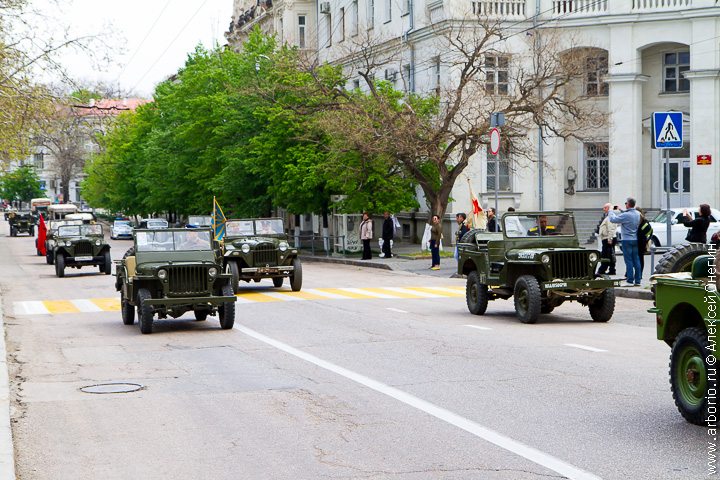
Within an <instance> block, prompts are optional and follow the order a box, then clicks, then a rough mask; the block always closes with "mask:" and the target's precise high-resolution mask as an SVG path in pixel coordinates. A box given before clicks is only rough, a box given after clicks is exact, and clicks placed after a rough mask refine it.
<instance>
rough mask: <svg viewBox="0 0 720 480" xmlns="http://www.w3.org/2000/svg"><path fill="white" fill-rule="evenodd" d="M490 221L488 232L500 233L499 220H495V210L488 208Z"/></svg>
mask: <svg viewBox="0 0 720 480" xmlns="http://www.w3.org/2000/svg"><path fill="white" fill-rule="evenodd" d="M487 216H488V221H487V231H488V232H498V231H499V230H498V229H497V219H496V218H495V209H494V208H492V207H491V208H488V212H487Z"/></svg>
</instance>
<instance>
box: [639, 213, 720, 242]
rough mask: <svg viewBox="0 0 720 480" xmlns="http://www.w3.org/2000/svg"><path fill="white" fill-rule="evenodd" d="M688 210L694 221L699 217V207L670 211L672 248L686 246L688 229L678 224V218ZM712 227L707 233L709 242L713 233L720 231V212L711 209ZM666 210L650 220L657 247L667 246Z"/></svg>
mask: <svg viewBox="0 0 720 480" xmlns="http://www.w3.org/2000/svg"><path fill="white" fill-rule="evenodd" d="M685 208H687V211H688V212H689V213H690V215H691V217H692V218H693V219H695V218H697V217H698V207H697V206H695V207H674V208H671V209H670V212H672V213H671V217H670V218H671V219H672V227H671V230H670V231H671V232H672V246H676V245H682V244H686V243H688V242H686V241H685V237H687V234H688V231H689V230H690V229H689V228H688V227H686V226H685V225H683V224H682V223H678V218H679V217H680V216H682V214H683V210H684V209H685ZM710 214H711V217H710V226H709V227H708V231H707V239H708V241H709V240H710V238H711V237H712V235H713V233H715V232H718V231H720V221H718V220H720V210H718V209H716V208H711V209H710ZM666 219H667V217H666V210H662V211H661V212H660V213H658V214H657V216H655V218H653V219H651V220H649V222H650V226H651V227H652V229H653V236H652V241H653V243H654V244H655V246H656V247H665V246H667V223H666Z"/></svg>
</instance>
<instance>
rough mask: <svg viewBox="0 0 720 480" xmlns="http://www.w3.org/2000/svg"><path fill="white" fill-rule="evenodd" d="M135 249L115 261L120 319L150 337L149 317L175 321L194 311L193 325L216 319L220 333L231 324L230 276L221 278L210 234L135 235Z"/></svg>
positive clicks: (162, 232)
mask: <svg viewBox="0 0 720 480" xmlns="http://www.w3.org/2000/svg"><path fill="white" fill-rule="evenodd" d="M133 236H134V246H133V247H131V249H130V250H129V251H128V254H126V256H125V257H124V258H123V259H122V260H118V261H117V262H116V263H117V267H116V280H115V288H116V290H117V291H119V292H120V304H121V311H122V319H123V323H124V324H125V325H132V324H133V323H135V308H137V315H138V320H139V323H140V331H141V332H142V333H152V329H153V317H154V316H155V314H157V315H158V318H159V319H164V318H167V316H168V315H169V316H171V317H172V318H178V317H180V316H181V315H183V314H184V313H185V312H189V311H193V312H194V313H195V319H197V320H205V319H206V318H207V316H208V315H216V314H217V315H218V317H219V319H220V327H221V328H223V329H229V328H232V327H233V324H234V323H235V302H236V301H237V298H236V297H235V295H234V293H233V289H232V276H231V275H230V274H228V273H223V269H222V265H221V264H220V263H219V262H218V261H217V256H216V251H215V249H214V246H213V243H212V230H210V229H207V228H203V229H192V230H187V229H183V228H170V229H154V230H138V229H136V230H135V231H134V234H133Z"/></svg>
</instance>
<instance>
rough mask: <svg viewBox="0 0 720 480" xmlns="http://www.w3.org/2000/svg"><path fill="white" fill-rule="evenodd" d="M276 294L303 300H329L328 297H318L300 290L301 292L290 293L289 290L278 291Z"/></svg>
mask: <svg viewBox="0 0 720 480" xmlns="http://www.w3.org/2000/svg"><path fill="white" fill-rule="evenodd" d="M275 293H279V294H280V295H287V296H288V297H297V298H302V299H303V300H327V299H328V297H323V296H320V295H316V294H314V293H309V292H303V291H302V290H300V291H299V292H288V291H287V290H278V291H277V292H275Z"/></svg>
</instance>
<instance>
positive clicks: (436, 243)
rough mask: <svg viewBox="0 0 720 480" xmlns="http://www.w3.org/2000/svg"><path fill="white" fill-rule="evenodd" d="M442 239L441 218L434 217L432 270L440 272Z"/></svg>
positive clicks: (431, 233)
mask: <svg viewBox="0 0 720 480" xmlns="http://www.w3.org/2000/svg"><path fill="white" fill-rule="evenodd" d="M441 239H442V225H440V217H438V216H437V215H433V216H432V225H431V227H430V253H431V254H432V266H431V267H430V270H440V240H441Z"/></svg>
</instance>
